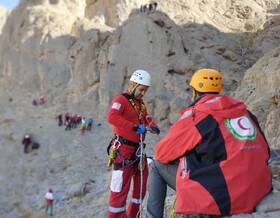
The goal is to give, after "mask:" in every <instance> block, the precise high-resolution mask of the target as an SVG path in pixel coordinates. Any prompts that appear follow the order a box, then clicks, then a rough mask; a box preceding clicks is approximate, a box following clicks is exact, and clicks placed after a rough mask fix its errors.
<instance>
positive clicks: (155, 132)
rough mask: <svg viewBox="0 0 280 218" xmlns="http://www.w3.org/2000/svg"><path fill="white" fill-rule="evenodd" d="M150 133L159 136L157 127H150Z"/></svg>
mask: <svg viewBox="0 0 280 218" xmlns="http://www.w3.org/2000/svg"><path fill="white" fill-rule="evenodd" d="M151 130H152V133H154V134H157V135H159V134H160V130H159V128H158V127H157V126H153V127H151Z"/></svg>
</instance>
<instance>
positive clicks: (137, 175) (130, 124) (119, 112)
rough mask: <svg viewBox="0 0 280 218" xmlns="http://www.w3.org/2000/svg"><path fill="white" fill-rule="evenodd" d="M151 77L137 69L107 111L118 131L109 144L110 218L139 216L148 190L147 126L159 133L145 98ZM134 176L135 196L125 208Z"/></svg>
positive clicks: (153, 131)
mask: <svg viewBox="0 0 280 218" xmlns="http://www.w3.org/2000/svg"><path fill="white" fill-rule="evenodd" d="M150 80H151V78H150V74H149V73H148V72H147V71H145V70H136V71H134V72H133V74H132V76H131V78H130V83H129V87H128V89H127V91H126V92H125V93H122V94H120V95H118V96H116V97H115V98H114V99H113V101H112V104H111V106H110V108H109V111H108V114H107V120H108V122H109V123H110V124H111V125H112V126H113V132H114V134H115V137H114V138H113V139H112V140H111V142H110V145H109V147H108V155H109V161H108V167H111V166H112V168H113V172H112V177H111V185H110V197H109V209H108V217H109V218H123V217H129V218H132V217H138V215H139V213H140V212H139V211H140V205H141V202H142V201H143V199H144V197H145V194H146V183H147V177H148V167H147V164H146V163H147V160H146V156H145V155H144V143H143V142H144V140H145V135H146V132H147V130H150V131H151V133H154V134H159V133H160V130H159V128H158V126H157V124H156V123H155V122H154V121H153V119H152V118H151V116H150V115H149V114H148V111H147V108H146V105H145V103H144V101H143V100H142V98H143V96H144V95H145V94H146V92H147V91H148V89H149V87H150ZM148 118H149V119H150V121H149V122H148ZM132 180H133V190H132V198H131V200H130V203H129V205H128V208H126V202H127V195H128V193H129V190H130V184H131V182H132Z"/></svg>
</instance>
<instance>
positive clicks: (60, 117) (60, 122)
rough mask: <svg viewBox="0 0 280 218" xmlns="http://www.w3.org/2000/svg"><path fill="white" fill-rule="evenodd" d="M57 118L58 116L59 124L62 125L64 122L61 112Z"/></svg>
mask: <svg viewBox="0 0 280 218" xmlns="http://www.w3.org/2000/svg"><path fill="white" fill-rule="evenodd" d="M57 118H58V126H62V124H63V120H62V114H59V115H58V117H57Z"/></svg>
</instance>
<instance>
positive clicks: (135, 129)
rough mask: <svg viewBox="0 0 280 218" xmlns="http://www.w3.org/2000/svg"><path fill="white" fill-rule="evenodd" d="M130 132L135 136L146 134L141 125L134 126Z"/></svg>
mask: <svg viewBox="0 0 280 218" xmlns="http://www.w3.org/2000/svg"><path fill="white" fill-rule="evenodd" d="M132 130H133V131H134V132H136V133H137V134H145V133H146V132H147V129H146V127H145V126H143V125H139V126H134V127H133V129H132Z"/></svg>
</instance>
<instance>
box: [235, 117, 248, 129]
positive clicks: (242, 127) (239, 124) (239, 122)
mask: <svg viewBox="0 0 280 218" xmlns="http://www.w3.org/2000/svg"><path fill="white" fill-rule="evenodd" d="M242 119H243V118H242V117H241V118H239V119H238V120H237V124H238V126H239V127H240V129H243V130H249V129H250V128H247V127H244V126H243V125H242V124H241V120H242Z"/></svg>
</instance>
